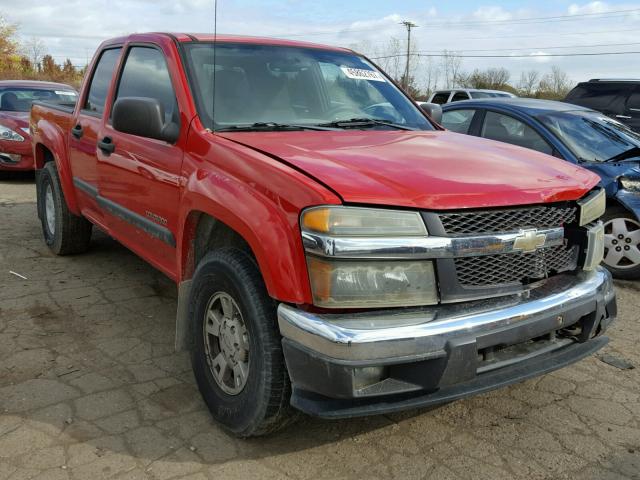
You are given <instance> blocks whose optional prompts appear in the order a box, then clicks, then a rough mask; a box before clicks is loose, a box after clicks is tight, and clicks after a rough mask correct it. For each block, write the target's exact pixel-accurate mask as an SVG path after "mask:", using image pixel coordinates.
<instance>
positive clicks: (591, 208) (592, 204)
mask: <svg viewBox="0 0 640 480" xmlns="http://www.w3.org/2000/svg"><path fill="white" fill-rule="evenodd" d="M578 205H579V206H580V226H581V227H582V226H584V225H587V224H589V223H591V222H593V221H594V220H597V219H598V218H600V217H601V216H602V215H604V211H605V210H606V208H607V196H606V194H605V193H604V189H602V188H600V189H598V190H597V191H595V192H592V193H590V194H589V195H587V197H585V198H583V199H581V200H578Z"/></svg>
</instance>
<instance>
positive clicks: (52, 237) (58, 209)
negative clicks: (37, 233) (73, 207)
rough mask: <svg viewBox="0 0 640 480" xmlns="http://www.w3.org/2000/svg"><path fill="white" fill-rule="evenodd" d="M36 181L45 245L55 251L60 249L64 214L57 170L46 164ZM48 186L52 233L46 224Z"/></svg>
mask: <svg viewBox="0 0 640 480" xmlns="http://www.w3.org/2000/svg"><path fill="white" fill-rule="evenodd" d="M38 182H39V185H38V192H39V193H40V195H38V202H39V203H40V205H39V208H40V212H41V218H40V222H41V224H42V234H43V236H44V241H45V243H46V244H47V246H48V247H49V248H51V249H52V250H53V251H54V252H57V251H58V250H60V242H61V236H60V233H61V229H62V215H63V214H64V212H63V209H62V198H61V191H60V183H59V181H58V175H57V171H56V170H55V167H54V166H53V165H52V164H51V163H48V164H46V165H45V167H44V168H43V169H42V171H41V172H40V174H39V175H38ZM48 186H50V187H51V193H52V194H53V204H54V209H55V216H56V218H55V225H56V231H55V232H54V233H51V232H50V231H49V226H48V225H47V216H46V192H47V187H48Z"/></svg>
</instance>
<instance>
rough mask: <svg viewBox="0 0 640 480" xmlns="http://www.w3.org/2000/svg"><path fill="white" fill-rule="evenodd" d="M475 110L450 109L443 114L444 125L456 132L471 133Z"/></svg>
mask: <svg viewBox="0 0 640 480" xmlns="http://www.w3.org/2000/svg"><path fill="white" fill-rule="evenodd" d="M475 113H476V111H475V110H450V111H448V112H444V113H443V114H442V126H443V127H444V128H446V129H447V130H451V131H452V132H456V133H469V127H470V126H471V121H472V120H473V115H474V114H475Z"/></svg>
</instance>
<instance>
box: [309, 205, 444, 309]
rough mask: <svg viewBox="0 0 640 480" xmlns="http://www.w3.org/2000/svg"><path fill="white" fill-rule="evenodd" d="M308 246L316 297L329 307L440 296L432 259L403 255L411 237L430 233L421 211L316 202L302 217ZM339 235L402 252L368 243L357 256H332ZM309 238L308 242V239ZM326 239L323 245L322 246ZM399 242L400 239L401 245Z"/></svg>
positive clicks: (400, 303) (419, 301)
mask: <svg viewBox="0 0 640 480" xmlns="http://www.w3.org/2000/svg"><path fill="white" fill-rule="evenodd" d="M300 225H301V229H302V233H303V237H305V245H313V247H311V246H309V247H308V248H307V266H308V270H309V280H310V284H311V291H312V294H313V303H314V305H317V306H319V307H325V308H382V307H408V306H418V305H431V304H434V303H437V302H438V293H437V288H436V279H435V272H434V267H433V262H431V261H427V260H404V259H402V251H403V250H402V249H403V248H405V245H406V243H403V242H402V240H403V239H406V238H407V237H425V236H427V229H426V227H425V225H424V222H423V221H422V218H421V217H420V214H419V213H417V212H407V211H393V210H383V209H369V208H355V207H338V206H331V207H316V208H311V209H309V210H307V211H305V212H304V213H303V214H302V217H301V219H300ZM336 238H341V239H348V240H349V241H350V242H351V243H353V244H355V245H363V246H364V245H367V244H369V245H379V244H380V242H383V243H384V244H385V245H384V247H385V249H384V250H385V252H386V253H388V252H395V251H398V255H397V258H393V259H390V258H389V259H387V258H385V259H382V258H376V255H374V254H372V255H371V258H367V250H366V248H365V247H363V249H360V250H358V255H357V258H348V257H346V258H345V257H343V256H342V257H340V258H335V257H333V256H332V253H331V252H332V250H331V248H330V247H331V245H332V244H333V241H334V240H335V239H336ZM307 241H308V243H307ZM319 243H321V244H322V245H323V246H324V248H317V247H318V246H319ZM396 244H397V245H396Z"/></svg>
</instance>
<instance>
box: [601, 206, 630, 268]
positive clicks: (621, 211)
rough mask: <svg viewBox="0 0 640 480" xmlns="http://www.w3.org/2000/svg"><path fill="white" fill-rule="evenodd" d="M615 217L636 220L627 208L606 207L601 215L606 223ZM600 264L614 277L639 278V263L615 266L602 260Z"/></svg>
mask: <svg viewBox="0 0 640 480" xmlns="http://www.w3.org/2000/svg"><path fill="white" fill-rule="evenodd" d="M615 218H626V219H631V220H636V221H637V219H636V217H635V216H634V215H633V214H632V213H631V212H629V211H628V210H627V209H625V208H622V207H614V208H610V209H607V211H606V212H605V214H604V215H603V216H602V218H601V220H602V223H607V222H609V221H611V220H613V219H615ZM602 265H603V266H604V267H605V268H606V269H607V270H609V271H610V272H611V275H613V277H614V278H619V279H622V280H635V279H639V278H640V265H637V266H635V267H633V268H623V269H621V268H615V267H611V266H609V265H607V264H606V263H604V261H603V262H602Z"/></svg>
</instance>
